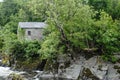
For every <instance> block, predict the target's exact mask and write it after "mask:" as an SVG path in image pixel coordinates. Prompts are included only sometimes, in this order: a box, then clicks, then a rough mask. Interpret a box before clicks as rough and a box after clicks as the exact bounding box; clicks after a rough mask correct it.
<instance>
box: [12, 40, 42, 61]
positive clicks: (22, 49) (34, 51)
mask: <svg viewBox="0 0 120 80" xmlns="http://www.w3.org/2000/svg"><path fill="white" fill-rule="evenodd" d="M39 49H40V42H38V41H30V42H27V41H23V42H21V41H13V42H12V43H11V47H10V53H11V55H12V56H14V58H16V59H17V60H29V59H34V58H37V57H39V53H38V50H39Z"/></svg>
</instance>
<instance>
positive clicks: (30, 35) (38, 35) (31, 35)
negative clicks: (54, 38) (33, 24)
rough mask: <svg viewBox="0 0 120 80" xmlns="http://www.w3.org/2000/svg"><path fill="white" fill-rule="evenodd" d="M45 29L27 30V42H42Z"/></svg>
mask: <svg viewBox="0 0 120 80" xmlns="http://www.w3.org/2000/svg"><path fill="white" fill-rule="evenodd" d="M42 32H43V29H25V39H26V40H35V39H36V40H41V39H42V38H43V35H42Z"/></svg>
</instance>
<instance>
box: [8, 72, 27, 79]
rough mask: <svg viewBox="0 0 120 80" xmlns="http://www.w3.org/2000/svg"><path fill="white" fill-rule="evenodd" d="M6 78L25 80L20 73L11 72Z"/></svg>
mask: <svg viewBox="0 0 120 80" xmlns="http://www.w3.org/2000/svg"><path fill="white" fill-rule="evenodd" d="M6 80H25V78H24V77H23V76H22V75H19V74H15V73H12V74H10V75H9V76H8V77H7V79H6Z"/></svg>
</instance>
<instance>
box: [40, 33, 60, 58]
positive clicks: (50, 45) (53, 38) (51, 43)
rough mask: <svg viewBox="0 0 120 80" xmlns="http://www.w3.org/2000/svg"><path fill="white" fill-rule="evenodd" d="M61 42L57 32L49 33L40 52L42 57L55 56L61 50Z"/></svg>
mask: <svg viewBox="0 0 120 80" xmlns="http://www.w3.org/2000/svg"><path fill="white" fill-rule="evenodd" d="M59 43H60V40H59V36H58V33H57V32H52V33H51V34H49V35H48V36H47V37H46V38H45V41H44V42H43V43H42V45H41V49H40V50H39V53H40V54H41V58H42V59H48V58H50V59H51V58H54V57H56V55H57V54H58V52H59V49H58V45H59Z"/></svg>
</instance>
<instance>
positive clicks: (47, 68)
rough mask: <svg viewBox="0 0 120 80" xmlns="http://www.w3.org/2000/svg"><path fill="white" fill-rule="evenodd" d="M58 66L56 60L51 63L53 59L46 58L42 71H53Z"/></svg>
mask: <svg viewBox="0 0 120 80" xmlns="http://www.w3.org/2000/svg"><path fill="white" fill-rule="evenodd" d="M58 66H59V64H58V63H57V62H56V63H53V61H51V60H47V61H46V64H45V67H44V71H45V72H53V70H54V71H55V72H57V70H58Z"/></svg>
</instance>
